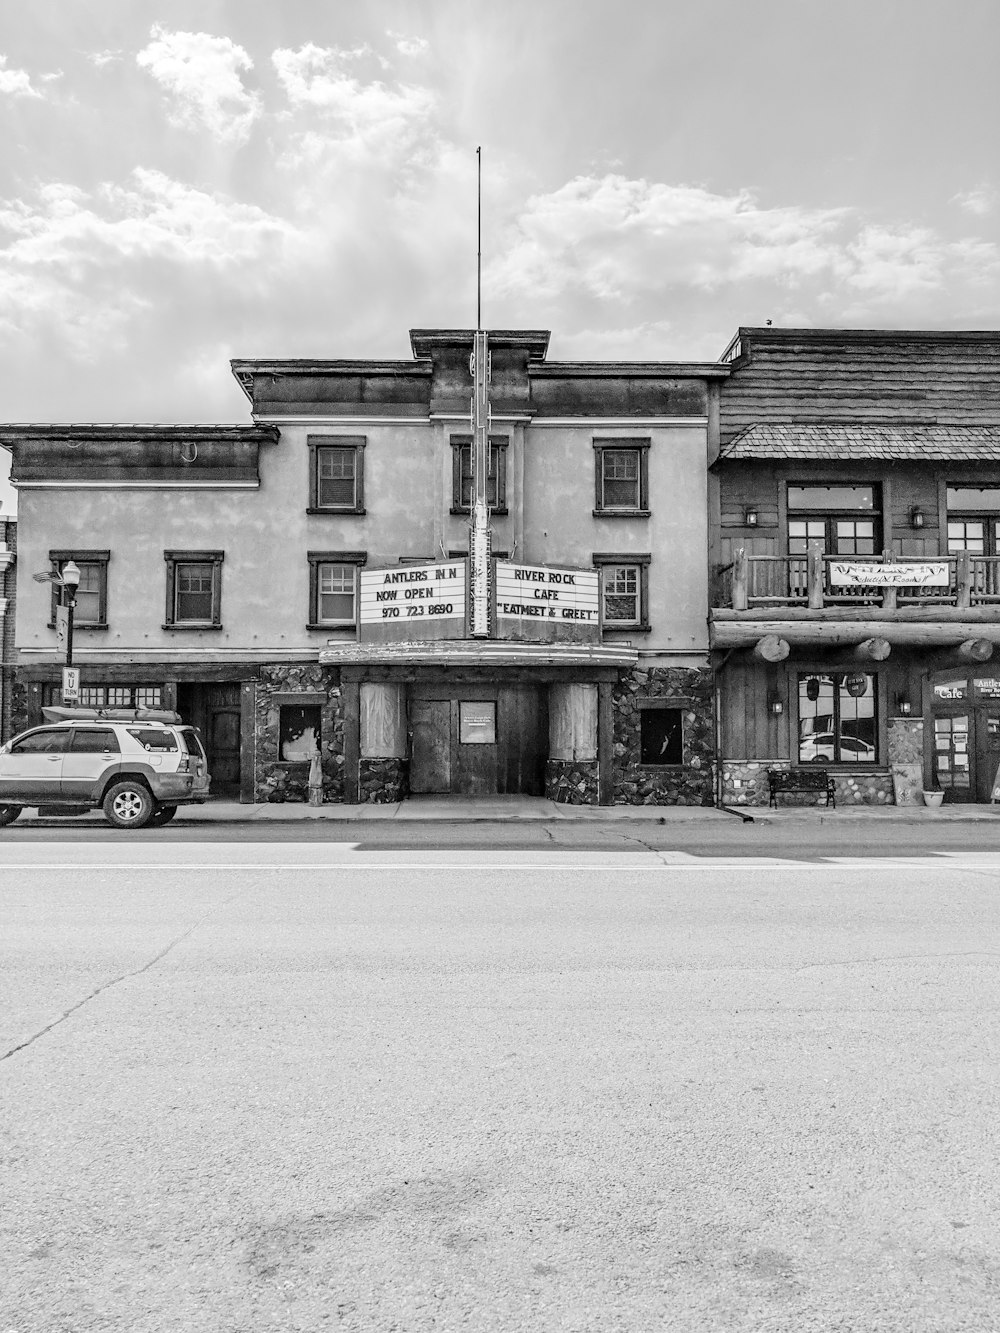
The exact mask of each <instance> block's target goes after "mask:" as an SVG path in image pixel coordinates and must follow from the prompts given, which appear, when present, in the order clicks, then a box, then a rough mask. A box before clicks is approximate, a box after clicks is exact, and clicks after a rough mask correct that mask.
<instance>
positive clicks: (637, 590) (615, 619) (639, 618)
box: [594, 552, 650, 630]
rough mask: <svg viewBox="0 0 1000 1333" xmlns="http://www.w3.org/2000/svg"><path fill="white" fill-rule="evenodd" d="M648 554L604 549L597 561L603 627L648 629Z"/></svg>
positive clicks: (596, 557)
mask: <svg viewBox="0 0 1000 1333" xmlns="http://www.w3.org/2000/svg"><path fill="white" fill-rule="evenodd" d="M649 559H650V558H649V555H648V554H642V555H630V554H625V553H622V554H621V555H618V554H615V553H613V552H612V553H601V554H599V555H595V556H594V564H595V565H596V566H597V567H598V569H599V570H600V574H601V610H602V613H603V627H604V629H605V630H609V629H610V630H613V629H640V630H648V629H649V624H648V618H649V613H648V606H649Z"/></svg>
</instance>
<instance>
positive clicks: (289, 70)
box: [271, 42, 435, 161]
mask: <svg viewBox="0 0 1000 1333" xmlns="http://www.w3.org/2000/svg"><path fill="white" fill-rule="evenodd" d="M370 54H371V52H370V51H369V50H368V48H365V47H359V48H356V49H354V50H350V51H344V50H340V49H338V48H335V47H321V46H316V45H314V44H313V43H311V42H310V43H307V44H306V45H305V46H302V47H300V48H299V49H298V50H297V51H292V50H288V49H285V48H281V49H279V50H277V51H275V52H274V53H273V54H272V56H271V60H272V62H273V64H274V69H275V72H276V74H277V76H278V81H279V83H280V84H281V86H282V88H283V89H284V92H285V96H286V97H287V99H288V103H289V107H290V109H291V111H292V112H302V111H307V112H311V113H317V112H318V113H320V114H321V115H322V116H323V118H324V123H323V125H322V127H321V128H318V129H317V128H310V129H308V130H306V131H304V132H303V133H302V135H301V136H300V137H299V139H298V140H294V139H293V144H292V149H291V155H290V160H292V161H298V160H299V155H304V157H305V160H314V159H315V157H316V156H317V149H318V148H319V147H320V145H321V144H322V143H324V142H326V143H327V144H330V145H331V146H334V147H336V148H339V149H341V150H342V149H344V148H351V149H354V150H355V151H359V152H363V153H371V152H377V151H379V150H380V149H383V148H388V149H390V150H393V149H395V150H399V149H402V150H403V151H406V146H407V145H408V144H410V143H411V142H412V140H413V138H414V135H415V133H417V132H418V131H419V130H420V129H421V127H422V126H423V125H424V124H425V122H426V121H427V119H428V117H429V116H430V114H431V112H432V111H433V109H434V107H435V98H434V95H433V94H432V93H431V92H430V91H429V90H428V89H427V88H421V87H418V86H415V85H410V84H398V85H396V86H390V85H388V84H386V83H384V82H382V81H381V80H379V79H368V80H365V79H364V77H363V75H362V73H361V72H360V71H349V70H348V68H347V66H348V64H349V63H350V62H358V61H360V60H362V59H363V58H364V57H365V56H368V55H370Z"/></svg>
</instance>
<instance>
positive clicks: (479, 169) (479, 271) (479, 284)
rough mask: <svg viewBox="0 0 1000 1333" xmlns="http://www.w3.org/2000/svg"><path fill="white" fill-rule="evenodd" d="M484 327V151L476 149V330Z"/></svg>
mask: <svg viewBox="0 0 1000 1333" xmlns="http://www.w3.org/2000/svg"><path fill="white" fill-rule="evenodd" d="M482 327H483V150H482V148H481V147H480V148H477V149H476V328H477V329H481V328H482Z"/></svg>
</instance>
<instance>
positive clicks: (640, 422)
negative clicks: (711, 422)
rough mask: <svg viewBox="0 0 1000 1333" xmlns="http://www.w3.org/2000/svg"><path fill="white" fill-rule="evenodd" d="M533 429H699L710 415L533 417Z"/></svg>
mask: <svg viewBox="0 0 1000 1333" xmlns="http://www.w3.org/2000/svg"><path fill="white" fill-rule="evenodd" d="M530 422H531V429H532V430H534V429H536V428H539V427H542V428H548V427H553V426H559V427H561V428H562V429H565V428H566V427H567V426H581V427H583V428H584V429H586V430H593V429H595V428H596V429H598V430H618V429H621V430H629V431H632V432H633V433H635V431H643V430H648V429H649V428H650V427H651V426H656V427H658V428H660V427H663V426H689V427H694V428H696V429H698V430H706V429H707V428H708V417H694V416H692V417H638V416H637V417H531V418H530Z"/></svg>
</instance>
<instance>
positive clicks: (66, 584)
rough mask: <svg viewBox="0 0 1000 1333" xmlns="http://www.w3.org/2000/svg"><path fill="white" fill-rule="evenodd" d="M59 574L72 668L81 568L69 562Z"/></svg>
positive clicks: (68, 652) (69, 662) (67, 656)
mask: <svg viewBox="0 0 1000 1333" xmlns="http://www.w3.org/2000/svg"><path fill="white" fill-rule="evenodd" d="M59 573H60V578H61V580H62V589H61V594H60V595H61V598H62V603H63V606H65V608H66V665H67V666H68V667H70V666H72V665H73V612H74V611H75V610H76V590H77V588H78V587H79V586H80V566H79V565H78V564H76V563H75V562H74V561H73V560H67V561H66V563H65V564H64V565H63V567H62V569H61V570H60V571H59ZM63 702H64V703H65V699H64V700H63Z"/></svg>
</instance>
